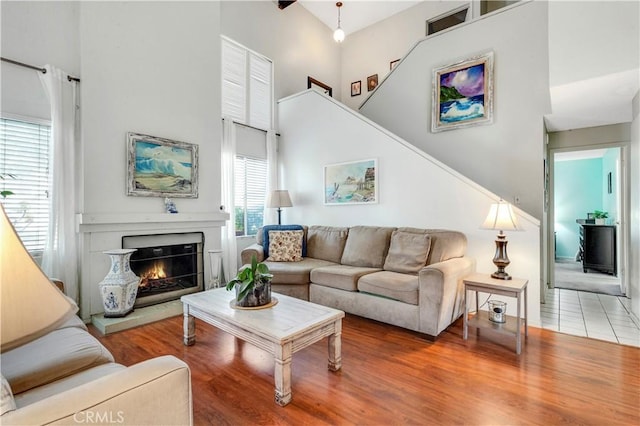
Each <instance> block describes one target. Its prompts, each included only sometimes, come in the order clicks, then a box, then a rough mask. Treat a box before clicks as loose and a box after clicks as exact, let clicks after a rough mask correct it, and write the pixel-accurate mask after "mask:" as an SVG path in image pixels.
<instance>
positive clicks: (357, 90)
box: [351, 80, 362, 97]
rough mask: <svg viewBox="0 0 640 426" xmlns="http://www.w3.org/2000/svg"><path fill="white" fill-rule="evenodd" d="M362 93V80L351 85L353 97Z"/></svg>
mask: <svg viewBox="0 0 640 426" xmlns="http://www.w3.org/2000/svg"><path fill="white" fill-rule="evenodd" d="M361 93H362V80H358V81H354V82H353V83H351V96H352V97H353V96H359V95H360V94H361Z"/></svg>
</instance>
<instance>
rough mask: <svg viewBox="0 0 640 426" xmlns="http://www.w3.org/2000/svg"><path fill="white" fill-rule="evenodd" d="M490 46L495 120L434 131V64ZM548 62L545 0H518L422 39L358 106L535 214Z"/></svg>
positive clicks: (539, 206) (450, 61)
mask: <svg viewBox="0 0 640 426" xmlns="http://www.w3.org/2000/svg"><path fill="white" fill-rule="evenodd" d="M490 50H491V51H493V52H494V54H495V64H494V88H495V89H494V122H493V124H491V125H485V126H476V127H471V128H466V129H457V130H449V131H444V132H440V133H431V131H430V129H431V111H432V105H431V104H432V100H431V95H432V87H433V85H432V70H433V69H434V68H437V67H440V66H443V65H447V64H453V63H456V62H458V61H460V60H464V59H467V58H470V57H473V56H475V55H477V54H480V53H483V52H486V51H490ZM548 68H549V63H548V43H547V4H546V3H544V2H529V3H522V4H517V5H515V6H513V7H510V8H506V9H501V10H500V11H498V12H496V13H494V14H492V15H485V16H484V17H482V18H480V19H478V20H476V21H472V22H469V23H466V24H462V25H460V26H459V27H457V28H456V29H455V30H452V31H446V32H440V33H437V34H435V35H433V36H431V37H428V38H427V39H425V40H424V41H423V42H421V43H419V44H418V45H417V46H416V47H415V49H414V50H413V51H412V52H411V53H410V54H409V55H408V56H406V57H405V59H404V60H403V61H402V62H401V63H400V65H398V66H397V67H396V68H395V69H394V71H393V72H392V73H391V74H390V75H389V76H388V78H387V79H386V80H385V81H384V82H383V83H382V84H381V85H379V86H378V89H377V90H376V91H375V92H374V93H373V95H372V96H371V97H370V98H369V99H368V101H367V102H366V103H365V104H364V105H363V106H362V107H361V109H360V112H362V114H364V115H365V116H367V117H369V118H370V119H372V120H373V121H375V122H376V123H378V124H380V125H382V126H384V127H386V128H387V129H389V130H391V131H392V132H394V133H396V134H397V135H398V136H400V137H402V138H403V139H405V140H407V141H409V142H411V143H413V144H414V145H416V146H417V147H418V148H420V149H421V150H423V151H425V152H428V153H429V154H430V155H432V156H434V157H435V158H437V159H438V160H440V161H442V162H443V163H445V164H447V165H448V166H450V167H452V168H453V169H455V170H458V171H460V172H461V173H463V174H465V175H466V176H467V177H469V178H470V179H472V180H474V181H476V182H477V183H479V184H480V185H482V186H484V187H486V188H488V189H490V190H491V191H492V192H494V193H496V194H498V195H499V196H501V197H503V198H504V199H505V200H507V201H509V202H511V203H514V202H515V197H516V196H517V197H519V199H520V205H519V207H520V208H522V209H523V210H525V211H526V212H528V213H529V214H531V215H533V216H534V217H537V218H538V219H540V218H541V217H542V209H543V185H542V182H543V147H544V140H545V135H544V129H543V125H542V121H543V115H544V114H546V113H548V112H549V110H550V100H549V81H548Z"/></svg>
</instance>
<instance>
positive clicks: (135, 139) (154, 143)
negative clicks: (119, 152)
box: [127, 132, 198, 198]
mask: <svg viewBox="0 0 640 426" xmlns="http://www.w3.org/2000/svg"><path fill="white" fill-rule="evenodd" d="M127 145H128V150H129V151H128V167H127V195H133V196H138V197H183V198H198V145H193V144H190V143H186V142H179V141H174V140H171V139H164V138H159V137H155V136H149V135H142V134H139V133H131V132H129V133H127Z"/></svg>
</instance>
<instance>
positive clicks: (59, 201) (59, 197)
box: [39, 65, 80, 303]
mask: <svg viewBox="0 0 640 426" xmlns="http://www.w3.org/2000/svg"><path fill="white" fill-rule="evenodd" d="M45 68H46V70H47V72H46V73H44V74H39V76H40V81H41V82H42V85H43V87H44V89H45V92H46V93H47V97H48V98H49V102H50V104H51V123H52V125H51V139H52V145H51V151H50V157H49V174H50V175H51V177H52V185H51V194H50V199H51V207H50V209H51V210H50V214H49V234H48V236H47V242H46V244H45V250H44V253H43V255H42V269H43V270H44V272H45V273H46V274H47V275H48V276H49V277H50V278H57V279H60V280H62V281H63V282H64V285H65V293H66V294H67V296H69V297H70V298H71V299H73V300H74V301H76V303H77V302H78V293H79V292H78V254H77V253H78V249H77V246H78V244H77V235H76V232H75V215H76V213H77V207H78V200H77V197H78V192H77V185H78V182H77V176H76V169H77V167H78V165H77V162H78V161H79V160H80V158H79V156H77V153H78V151H79V149H78V148H79V146H78V145H79V144H78V142H77V140H76V114H77V113H78V106H77V104H78V102H77V94H78V93H77V82H74V81H69V80H68V78H67V77H68V76H69V75H68V74H67V73H65V72H64V71H62V70H59V69H57V68H55V67H52V66H51V65H46V66H45Z"/></svg>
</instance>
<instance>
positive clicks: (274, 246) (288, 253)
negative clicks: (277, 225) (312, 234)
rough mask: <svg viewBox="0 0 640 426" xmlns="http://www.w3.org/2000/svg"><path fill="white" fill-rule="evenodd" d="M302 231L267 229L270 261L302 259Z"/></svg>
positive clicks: (298, 260)
mask: <svg viewBox="0 0 640 426" xmlns="http://www.w3.org/2000/svg"><path fill="white" fill-rule="evenodd" d="M302 236H303V231H269V257H268V258H267V260H270V261H272V262H300V261H301V260H302Z"/></svg>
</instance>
